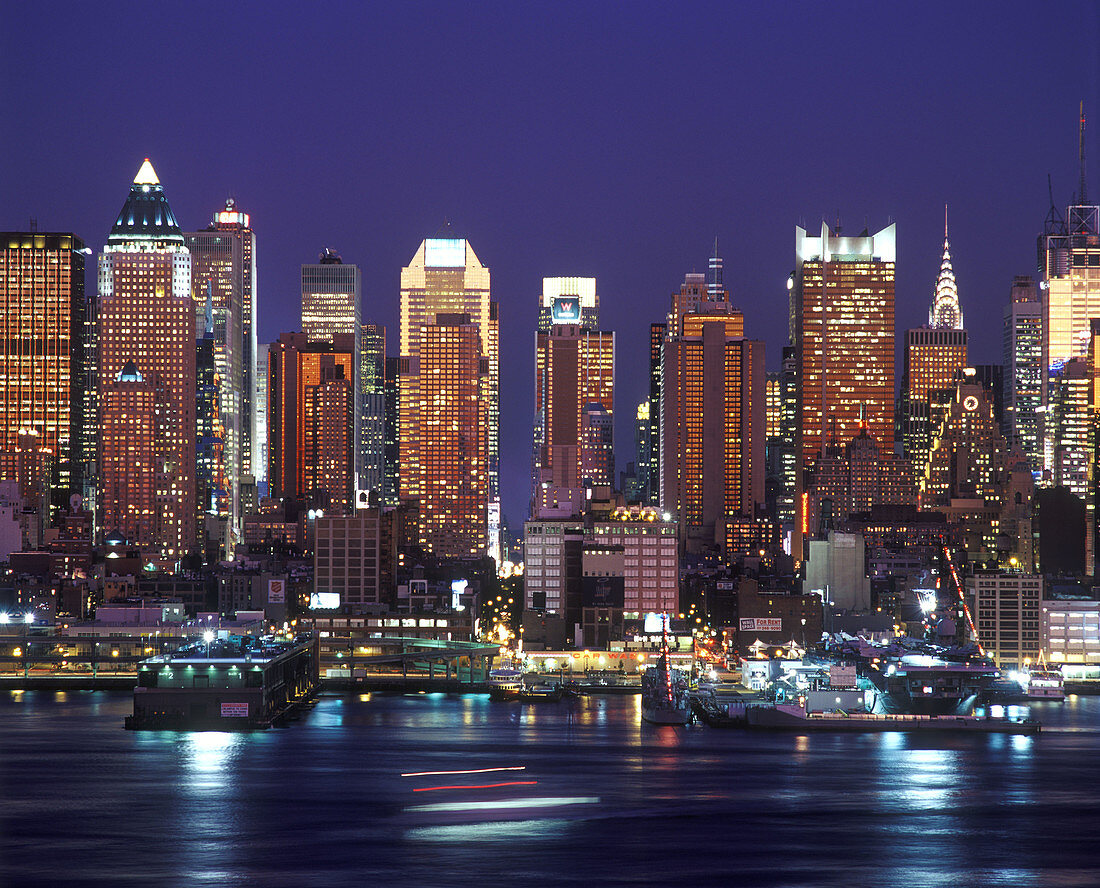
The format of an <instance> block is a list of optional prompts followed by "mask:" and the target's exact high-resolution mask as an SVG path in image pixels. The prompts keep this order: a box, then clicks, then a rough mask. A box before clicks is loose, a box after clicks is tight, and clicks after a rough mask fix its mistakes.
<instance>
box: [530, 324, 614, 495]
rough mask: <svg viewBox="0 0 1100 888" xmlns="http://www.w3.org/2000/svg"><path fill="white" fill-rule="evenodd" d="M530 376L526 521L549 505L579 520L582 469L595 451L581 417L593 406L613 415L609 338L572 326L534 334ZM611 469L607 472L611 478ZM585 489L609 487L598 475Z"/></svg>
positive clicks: (611, 341)
mask: <svg viewBox="0 0 1100 888" xmlns="http://www.w3.org/2000/svg"><path fill="white" fill-rule="evenodd" d="M535 340H536V354H537V357H536V360H535V366H536V376H535V431H534V438H535V441H536V442H537V445H538V447H537V451H536V454H535V459H534V465H533V466H532V467H531V474H532V490H533V491H534V498H533V502H532V517H540V516H542V517H547V515H546V513H545V510H546V509H547V508H550V507H551V504H552V503H557V504H558V505H557V506H555V507H554V511H555V512H557V511H559V510H560V507H561V506H562V505H563V504H565V503H566V502H568V503H571V508H572V510H571V511H570V513H569V514H567V515H561V516H560V517H570V516H572V515H579V514H581V511H582V510H583V507H584V488H585V486H586V483H585V482H586V479H585V472H584V466H585V465H591V464H593V461H594V460H595V459H596V457H595V455H594V454H593V453H590V452H589V449H590V447H592V446H598V443H597V441H596V439H595V438H594V437H593V438H590V439H589V440H588V441H587V442H586V439H585V434H584V419H585V411H586V409H587V408H588V406H589V405H593V404H594V405H597V406H599V407H602V408H603V409H604V410H606V411H607V413H608V415H613V413H614V408H615V404H614V387H615V334H614V333H607V332H602V333H601V332H594V331H589V330H586V329H584V328H583V327H581V326H579V325H576V324H562V323H557V324H554V325H553V326H552V327H551V328H550V331H549V332H547V333H543V332H540V333H537V334H536V336H535ZM613 473H614V469H613V466H612V474H613ZM599 475H600V480H598V481H597V480H594V479H592V478H589V479H588V481H589V486H590V485H591V484H610V483H611V478H610V477H607V476H606V474H605V473H604V472H602V471H601V472H600V473H599Z"/></svg>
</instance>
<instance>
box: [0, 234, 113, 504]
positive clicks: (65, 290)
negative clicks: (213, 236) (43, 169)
mask: <svg viewBox="0 0 1100 888" xmlns="http://www.w3.org/2000/svg"><path fill="white" fill-rule="evenodd" d="M86 309H87V299H86V296H85V291H84V242H83V241H82V240H81V239H80V238H78V237H76V236H75V235H74V234H72V233H71V232H38V231H29V232H20V231H8V232H0V452H3V453H5V454H8V455H9V456H16V459H15V463H16V465H18V462H19V460H18V454H19V453H20V451H21V450H22V449H23V448H24V447H25V446H26V442H27V441H28V440H30V438H33V441H34V444H33V446H34V448H35V449H36V450H39V451H41V452H42V454H43V455H44V456H45V455H46V454H48V455H49V462H50V472H49V477H48V478H46V479H44V481H45V483H46V485H47V487H48V496H49V504H50V509H51V511H52V512H54V513H56V512H58V511H59V510H61V509H63V508H65V507H66V506H67V505H68V502H69V497H70V496H71V495H72V494H74V493H77V494H81V493H82V492H83V476H84V458H83V452H84V445H85V438H88V439H91V441H92V442H94V440H95V435H94V432H93V430H92V429H91V428H90V427H89V426H88V425H86V424H85V422H84V407H85V389H86V387H87V384H88V355H87V352H86V350H85V330H84V325H85V319H86V314H87V311H86ZM14 480H20V481H21V482H22V481H24V479H21V478H17V477H16V478H14Z"/></svg>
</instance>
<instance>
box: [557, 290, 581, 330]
mask: <svg viewBox="0 0 1100 888" xmlns="http://www.w3.org/2000/svg"><path fill="white" fill-rule="evenodd" d="M580 319H581V299H580V297H579V296H555V297H554V298H553V300H552V301H551V303H550V320H551V321H553V323H555V324H576V323H577V322H579V321H580Z"/></svg>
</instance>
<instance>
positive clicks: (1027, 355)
mask: <svg viewBox="0 0 1100 888" xmlns="http://www.w3.org/2000/svg"><path fill="white" fill-rule="evenodd" d="M1003 361H1004V365H1003V366H1004V372H1005V402H1006V403H1005V419H1006V425H1007V427H1008V433H1009V440H1010V442H1011V443H1012V444H1013V445H1014V446H1017V445H1018V446H1019V447H1020V449H1021V450H1023V452H1024V455H1025V456H1027V458H1028V460H1029V461H1030V462H1031V466H1032V469H1034V470H1037V471H1041V470H1042V467H1043V448H1042V426H1041V416H1042V414H1041V412H1040V407H1042V404H1043V375H1044V370H1043V305H1042V303H1041V302H1040V301H1039V291H1038V288H1037V287H1036V286H1035V279H1034V278H1032V277H1030V276H1028V275H1023V276H1017V277H1015V278H1014V279H1013V281H1012V291H1011V296H1010V301H1009V303H1008V305H1007V306H1006V307H1005V312H1004V340H1003Z"/></svg>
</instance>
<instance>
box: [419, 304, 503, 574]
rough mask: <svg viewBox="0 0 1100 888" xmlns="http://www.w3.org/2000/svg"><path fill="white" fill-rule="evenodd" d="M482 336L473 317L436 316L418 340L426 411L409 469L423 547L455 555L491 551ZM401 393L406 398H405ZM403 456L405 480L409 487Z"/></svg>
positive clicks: (485, 367) (486, 365) (422, 412)
mask: <svg viewBox="0 0 1100 888" xmlns="http://www.w3.org/2000/svg"><path fill="white" fill-rule="evenodd" d="M481 349H482V338H481V331H480V330H479V329H478V327H477V325H476V324H475V323H474V322H473V320H472V319H471V318H470V316H469V315H468V314H445V313H440V314H439V315H437V316H436V322H435V323H434V324H424V325H423V326H421V328H420V331H419V336H418V355H417V360H418V362H419V369H420V380H419V386H418V391H419V393H420V397H421V399H422V400H423V402H424V404H425V405H429V409H425V410H420V411H417V412H416V416H417V421H418V427H417V428H416V429H415V430H414V431H413V433H412V434H411V435H410V436H409V445H410V449H411V451H412V459H411V460H410V463H411V464H412V465H414V466H415V467H416V472H417V475H418V477H416V478H415V479H412V481H413V483H414V484H415V485H416V489H417V490H419V491H420V493H419V497H418V499H419V501H420V545H421V546H422V547H423V548H424V549H425V551H427V552H431V553H434V554H436V555H442V556H450V557H477V556H480V555H483V554H485V553H486V543H487V537H488V530H489V528H488V507H489V483H488V462H489V447H488V443H489V442H488V436H489V430H488V423H487V418H488V412H489V411H488V403H487V402H486V400H485V399H484V398H483V397H482V393H483V391H484V386H483V382H482V380H483V378H484V376H486V375H487V374H488V369H489V362H488V361H487V360H485V359H484V357H483V356H482V351H481ZM402 394H404V393H402ZM404 465H405V463H404V458H403V459H402V481H404V480H405V479H404V475H405V470H404Z"/></svg>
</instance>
